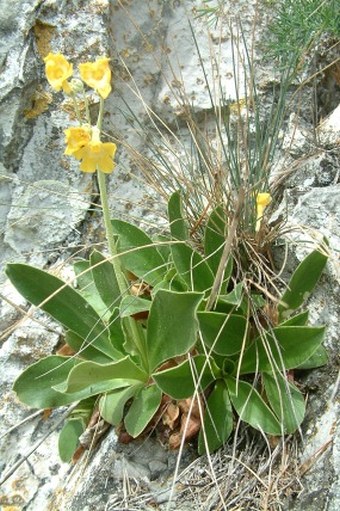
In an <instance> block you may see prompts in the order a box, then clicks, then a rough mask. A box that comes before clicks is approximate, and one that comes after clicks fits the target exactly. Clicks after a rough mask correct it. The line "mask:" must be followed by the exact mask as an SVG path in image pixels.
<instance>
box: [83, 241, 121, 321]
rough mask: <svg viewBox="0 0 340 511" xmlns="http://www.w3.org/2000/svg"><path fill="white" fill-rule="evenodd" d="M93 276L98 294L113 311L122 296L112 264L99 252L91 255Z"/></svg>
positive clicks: (95, 251) (96, 251)
mask: <svg viewBox="0 0 340 511" xmlns="http://www.w3.org/2000/svg"><path fill="white" fill-rule="evenodd" d="M90 265H91V270H92V276H93V280H94V283H95V286H96V288H97V290H98V293H99V294H100V296H101V299H102V301H103V302H104V303H105V305H106V307H107V308H108V309H110V310H111V311H112V310H113V309H114V308H116V307H118V306H119V303H120V300H121V294H120V290H119V285H118V282H117V279H116V275H115V272H114V269H113V265H112V263H111V262H110V261H109V260H108V259H107V258H106V257H105V256H104V255H103V254H101V253H100V252H98V250H94V251H93V252H92V254H91V255H90Z"/></svg>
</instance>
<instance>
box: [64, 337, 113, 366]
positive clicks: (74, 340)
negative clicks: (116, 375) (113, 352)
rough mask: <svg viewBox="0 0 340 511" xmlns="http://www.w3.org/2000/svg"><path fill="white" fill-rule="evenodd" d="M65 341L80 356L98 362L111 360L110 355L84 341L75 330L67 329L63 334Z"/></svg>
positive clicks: (103, 362) (105, 362) (106, 362)
mask: <svg viewBox="0 0 340 511" xmlns="http://www.w3.org/2000/svg"><path fill="white" fill-rule="evenodd" d="M65 342H66V344H68V345H69V346H70V347H71V348H72V349H73V350H74V351H76V352H77V356H79V357H81V358H85V359H87V360H93V361H94V362H98V363H99V364H108V363H109V362H112V356H111V357H108V356H107V355H104V353H102V352H101V351H99V350H97V349H96V348H94V347H93V346H91V345H90V346H89V345H88V344H87V343H86V342H84V339H82V338H81V337H79V335H77V334H76V333H75V332H72V331H71V330H67V332H66V334H65Z"/></svg>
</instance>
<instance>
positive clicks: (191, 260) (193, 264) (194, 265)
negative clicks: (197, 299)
mask: <svg viewBox="0 0 340 511" xmlns="http://www.w3.org/2000/svg"><path fill="white" fill-rule="evenodd" d="M171 253H172V259H173V262H174V264H175V267H176V269H177V271H178V273H179V275H180V276H181V277H182V278H183V280H184V281H185V283H186V284H187V286H188V288H189V289H192V290H193V291H207V290H209V289H211V287H212V285H213V282H214V275H213V273H212V271H211V269H210V267H209V265H208V263H207V262H206V261H205V260H204V259H203V257H202V256H201V255H200V254H199V253H198V252H197V251H196V250H194V249H192V248H191V247H190V246H189V245H187V244H185V243H184V242H183V243H178V244H173V245H171Z"/></svg>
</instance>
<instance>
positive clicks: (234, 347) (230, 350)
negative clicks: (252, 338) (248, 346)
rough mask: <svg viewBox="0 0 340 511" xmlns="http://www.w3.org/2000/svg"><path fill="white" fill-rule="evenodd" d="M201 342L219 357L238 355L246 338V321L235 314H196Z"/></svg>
mask: <svg viewBox="0 0 340 511" xmlns="http://www.w3.org/2000/svg"><path fill="white" fill-rule="evenodd" d="M197 317H198V321H199V326H200V331H201V333H202V337H203V341H204V344H206V346H208V348H212V349H213V351H214V352H215V353H218V354H219V355H225V356H229V355H233V354H235V353H239V352H240V351H241V349H242V345H243V344H244V343H245V342H246V338H247V335H246V333H247V320H246V319H245V318H244V317H243V316H238V315H236V314H223V313H221V312H206V311H204V312H198V313H197Z"/></svg>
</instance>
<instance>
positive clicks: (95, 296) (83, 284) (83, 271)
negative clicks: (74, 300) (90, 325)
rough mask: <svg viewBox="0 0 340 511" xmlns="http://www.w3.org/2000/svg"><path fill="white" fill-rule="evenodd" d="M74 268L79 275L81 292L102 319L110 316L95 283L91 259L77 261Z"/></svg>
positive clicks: (79, 289) (78, 284)
mask: <svg viewBox="0 0 340 511" xmlns="http://www.w3.org/2000/svg"><path fill="white" fill-rule="evenodd" d="M73 268H74V271H75V274H76V276H77V288H78V291H79V293H80V294H81V295H82V296H83V297H84V298H85V300H86V301H87V302H88V303H89V304H90V305H91V307H93V309H94V310H95V311H96V312H97V314H98V315H99V316H100V317H101V318H102V319H104V320H105V319H107V318H108V317H109V316H110V311H109V309H108V308H107V306H106V305H105V303H104V302H103V300H102V299H101V297H100V294H99V293H98V290H97V288H96V286H95V284H94V281H93V277H92V272H91V267H90V263H89V261H86V260H82V261H77V262H75V263H74V264H73Z"/></svg>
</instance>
